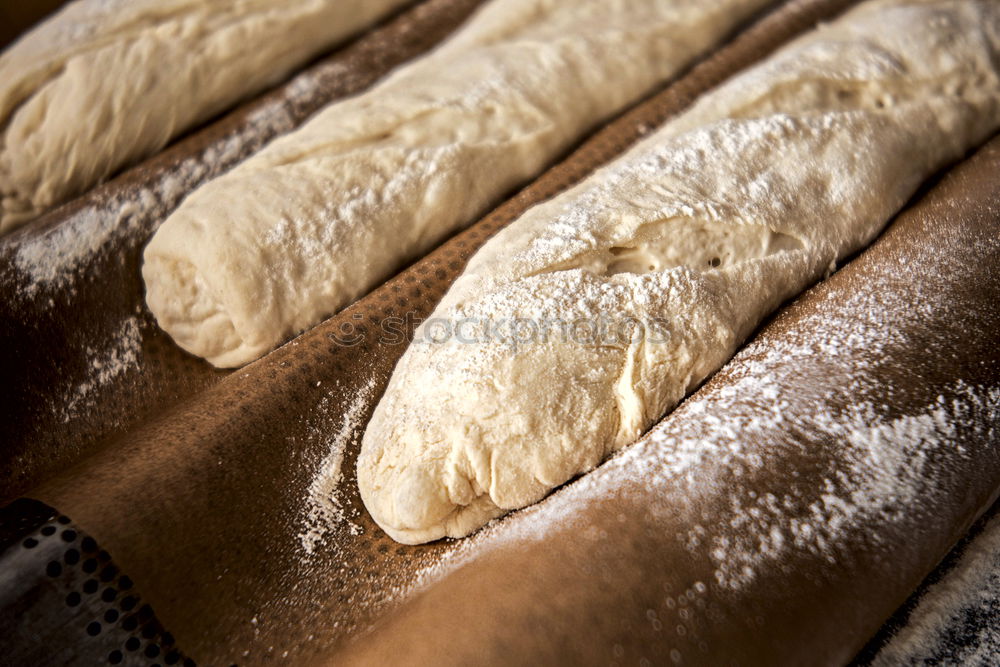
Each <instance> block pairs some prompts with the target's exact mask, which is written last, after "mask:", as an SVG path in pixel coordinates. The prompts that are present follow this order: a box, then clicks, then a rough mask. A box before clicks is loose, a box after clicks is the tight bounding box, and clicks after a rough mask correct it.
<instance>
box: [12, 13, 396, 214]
mask: <svg viewBox="0 0 1000 667" xmlns="http://www.w3.org/2000/svg"><path fill="white" fill-rule="evenodd" d="M407 1H408V0H236V1H234V2H204V1H203V0H128V1H124V0H112V1H106V0H78V1H77V2H73V3H70V4H69V5H67V6H66V7H65V8H64V9H62V10H61V11H60V12H58V13H57V14H55V15H54V16H53V17H51V18H49V19H48V20H46V21H45V22H43V23H42V24H41V25H39V26H38V27H37V28H35V29H33V30H31V31H30V32H28V33H27V34H26V35H24V36H23V37H22V38H21V39H20V40H18V41H17V42H16V43H15V44H14V45H13V46H11V47H10V48H9V49H8V50H7V51H6V52H4V53H3V54H2V55H0V232H3V231H6V230H9V229H12V228H14V227H15V226H17V225H19V224H21V223H23V222H25V221H27V220H29V219H31V218H33V217H36V216H37V215H39V214H41V213H43V212H44V211H45V210H47V209H49V208H51V207H53V206H55V205H57V204H60V203H62V202H63V201H65V200H67V199H69V198H70V197H72V196H74V195H77V194H79V193H81V192H83V191H84V190H86V189H87V188H89V187H91V186H92V185H94V184H96V183H97V182H98V181H100V180H101V179H103V178H105V177H107V176H108V175H110V174H111V173H113V172H114V171H116V170H117V169H119V168H120V167H122V166H124V165H126V164H129V163H132V162H135V161H136V160H139V159H141V158H143V157H145V156H147V155H151V154H153V153H155V152H156V151H158V150H159V149H161V148H163V146H165V145H166V144H167V142H168V141H170V139H172V138H173V137H175V136H177V135H178V134H180V133H181V132H183V131H184V130H186V129H188V128H190V127H192V126H194V125H196V124H198V123H199V122H202V121H204V120H206V119H208V118H210V117H211V116H213V115H214V114H216V113H218V112H219V111H222V110H223V109H225V108H226V107H228V106H230V105H232V104H233V103H235V102H237V101H239V100H240V99H241V98H244V97H246V96H248V95H250V94H252V93H255V92H258V91H260V90H262V89H263V88H265V87H266V86H268V85H271V84H273V83H275V82H277V81H279V80H280V79H281V78H282V77H284V76H286V75H287V74H288V73H289V72H290V71H292V70H293V69H295V68H296V67H298V66H300V65H302V63H304V62H306V61H308V60H309V59H310V58H311V57H313V56H315V55H316V54H317V53H319V52H320V51H321V50H322V49H324V48H326V47H329V46H330V45H332V44H334V43H336V42H337V41H339V40H341V39H343V38H345V37H347V36H349V35H351V34H352V33H355V32H357V31H358V30H360V29H361V28H363V27H365V26H367V25H368V24H370V23H371V22H372V21H374V20H375V19H377V18H379V17H382V16H384V15H385V14H387V13H388V12H389V11H390V10H392V9H393V8H395V7H398V6H401V5H403V4H404V3H405V2H407Z"/></svg>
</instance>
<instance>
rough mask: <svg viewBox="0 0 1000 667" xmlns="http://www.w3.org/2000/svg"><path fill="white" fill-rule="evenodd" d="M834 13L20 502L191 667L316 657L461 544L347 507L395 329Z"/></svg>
mask: <svg viewBox="0 0 1000 667" xmlns="http://www.w3.org/2000/svg"><path fill="white" fill-rule="evenodd" d="M845 4H848V3H845V2H843V1H841V0H834V1H831V0H796V1H795V2H792V3H789V4H787V5H784V6H783V7H782V8H780V9H778V10H776V11H775V13H773V14H771V15H769V16H766V17H764V18H763V19H762V20H761V21H760V22H758V23H757V24H755V25H754V26H753V27H751V28H750V29H749V30H748V31H745V32H744V33H742V34H741V35H740V36H739V37H737V38H736V39H735V40H733V41H732V42H731V43H730V44H728V45H727V46H726V47H724V48H723V49H721V50H720V51H718V52H717V53H716V54H714V55H713V56H711V57H710V58H708V59H707V60H706V61H704V62H703V63H701V64H699V65H698V66H696V67H695V68H694V69H693V70H692V71H691V72H690V73H688V74H687V75H685V76H683V77H682V78H680V79H679V80H678V81H676V82H675V83H674V84H672V85H670V86H669V87H668V88H667V89H666V90H665V91H664V92H662V93H659V94H657V95H656V96H654V97H653V98H651V99H650V100H649V101H647V102H645V103H643V104H641V105H640V106H638V107H637V108H636V109H635V110H633V111H632V112H630V113H628V114H627V115H625V116H624V117H623V118H622V119H620V120H618V121H616V122H614V123H613V124H611V125H610V126H609V127H608V128H606V129H605V130H603V131H601V132H600V133H598V134H597V135H595V136H594V137H593V138H592V139H590V140H588V141H587V142H586V143H585V144H584V145H582V146H581V147H580V148H579V149H578V150H577V151H576V152H575V153H574V154H573V155H571V156H570V157H568V158H567V159H566V161H564V162H563V163H562V164H560V165H558V166H557V167H555V168H553V169H552V170H551V171H549V172H548V173H547V174H545V175H544V176H543V177H542V178H540V179H539V180H538V181H536V182H535V183H533V184H532V185H530V186H529V187H528V188H526V189H525V190H524V191H522V192H521V193H520V194H518V195H517V196H516V197H514V198H513V199H512V200H510V201H509V202H507V203H506V204H504V205H503V206H501V207H500V208H499V209H497V210H496V211H495V212H494V213H492V214H490V215H489V216H487V217H486V218H485V219H483V220H482V221H480V222H479V223H477V224H476V225H474V226H473V227H472V228H470V229H469V230H468V231H466V232H464V233H462V234H460V235H458V236H457V237H455V238H454V239H452V240H451V241H449V242H448V243H446V244H445V245H444V246H443V247H441V248H440V249H438V250H437V251H435V252H434V253H432V254H431V255H430V256H428V257H427V258H425V259H424V260H422V261H420V262H418V263H417V264H415V265H414V266H413V267H411V268H410V269H408V270H406V271H404V272H403V273H402V274H400V275H399V276H397V277H396V278H394V279H392V280H391V281H389V282H388V283H387V284H385V285H384V286H383V287H381V288H379V289H378V290H376V291H375V292H374V293H372V294H371V295H369V296H368V297H366V298H364V299H362V300H361V301H359V302H358V303H356V304H354V305H353V306H351V307H350V308H348V309H346V310H345V311H344V312H342V313H340V314H339V315H337V316H336V317H334V318H332V319H330V320H328V321H327V322H325V323H323V324H322V325H320V326H318V327H316V328H315V329H313V330H311V331H309V332H307V333H305V334H303V335H302V336H300V337H299V338H297V339H295V340H293V341H292V342H290V343H289V344H287V345H286V346H284V347H282V348H280V349H279V350H277V351H275V352H274V353H272V354H270V355H268V356H267V357H265V358H264V359H262V360H260V361H259V362H257V363H254V364H251V365H250V366H248V367H246V368H244V369H241V370H239V371H236V372H234V373H232V374H231V375H229V376H227V377H226V378H224V379H222V380H221V381H218V382H217V383H216V384H215V385H214V386H212V387H210V388H208V389H207V390H205V391H204V392H202V393H201V394H200V395H198V396H197V397H196V399H195V400H191V401H189V402H187V403H184V404H181V405H178V406H176V407H174V408H172V409H170V410H163V411H160V412H158V413H157V414H152V415H151V416H147V417H146V418H144V419H142V420H137V421H135V422H133V425H132V426H131V427H129V428H128V429H124V430H123V431H122V433H123V435H121V436H120V437H118V438H116V439H113V440H111V441H109V442H108V443H107V444H106V445H105V446H104V447H103V448H102V449H101V450H100V451H99V452H98V453H96V454H95V455H93V456H91V457H90V458H88V459H86V460H84V461H83V462H82V463H81V464H79V465H78V466H76V467H75V468H72V469H70V470H68V471H66V472H65V473H64V474H62V475H61V476H59V477H58V478H57V479H55V480H54V481H52V482H50V483H48V484H46V485H44V486H43V487H41V488H39V489H37V490H36V491H35V492H33V493H32V494H31V495H32V496H33V497H37V498H39V499H41V500H43V501H45V502H46V503H49V504H50V505H52V506H54V507H56V508H58V509H59V510H60V511H62V512H64V513H66V514H67V515H69V516H71V517H73V519H74V521H76V522H77V523H79V525H80V526H82V527H85V528H86V529H87V531H88V532H89V533H90V534H92V535H94V537H95V538H97V540H98V541H99V542H100V543H101V544H102V545H103V546H105V547H106V548H107V549H108V551H109V552H111V553H112V554H113V555H114V558H115V560H116V562H118V563H119V564H120V565H121V567H122V568H123V569H124V570H125V571H127V572H129V573H130V576H131V577H132V578H133V579H134V580H135V582H136V585H137V587H139V588H141V590H142V591H143V592H144V595H145V596H146V599H147V600H149V601H150V602H151V604H152V606H153V608H154V609H155V610H156V613H157V615H158V616H159V618H160V619H161V620H162V621H163V623H164V625H165V626H166V627H168V628H169V629H170V630H171V632H172V633H173V634H174V636H175V637H176V639H177V643H178V645H179V646H182V647H184V650H185V651H186V652H187V653H188V654H190V655H192V656H193V657H195V658H196V659H197V660H199V662H203V663H207V664H219V663H224V662H231V661H238V662H240V663H244V664H253V663H257V662H261V661H264V660H266V659H267V658H269V657H272V656H273V657H278V656H282V655H286V654H287V657H289V658H293V659H296V660H300V659H304V658H307V657H309V656H324V655H330V654H331V653H332V652H333V651H336V650H338V649H339V648H340V647H342V646H343V645H344V644H345V642H346V641H347V640H349V639H350V638H351V637H352V636H354V635H355V634H357V633H358V632H359V631H360V630H361V629H363V628H365V627H367V626H368V625H369V624H370V623H372V622H374V621H375V620H376V619H378V618H379V617H380V616H381V615H382V614H384V613H385V612H386V610H387V609H390V608H391V607H392V606H394V603H395V602H398V601H399V599H401V598H404V597H406V595H407V592H408V591H410V590H411V589H412V588H413V586H414V585H415V583H416V582H418V581H420V580H421V578H422V577H423V576H424V574H423V573H424V572H425V571H427V569H428V568H435V567H438V566H439V564H440V562H441V561H442V559H448V558H450V557H451V556H452V555H453V554H454V553H455V551H456V549H457V548H459V547H460V545H461V544H464V543H438V544H434V545H428V546H425V547H403V546H400V545H397V544H395V543H394V542H392V541H391V540H389V539H388V538H387V537H386V536H385V535H383V534H382V533H381V531H379V530H378V528H376V527H375V526H374V524H372V522H371V521H370V519H369V518H368V516H367V514H366V513H365V512H364V509H363V507H362V506H361V504H360V501H359V500H358V497H357V493H356V488H355V482H354V473H353V466H354V460H355V458H356V455H357V441H358V437H359V436H360V433H361V430H362V429H363V426H364V423H365V421H366V419H367V417H368V415H369V414H370V411H371V409H372V408H373V406H374V403H375V402H376V401H377V399H378V397H379V395H380V394H381V392H382V390H383V388H384V385H385V383H386V382H387V380H388V377H389V374H390V372H391V369H392V366H393V365H394V363H395V361H396V360H397V359H398V357H399V355H400V354H401V353H402V352H403V349H404V337H399V336H396V335H395V333H394V332H395V331H397V330H399V329H400V328H402V329H412V326H413V324H414V323H415V321H416V318H418V317H422V316H425V315H426V314H427V313H429V311H430V309H431V308H432V306H433V304H434V303H435V302H436V301H437V299H438V298H440V296H441V294H442V293H443V292H444V290H445V289H446V288H447V286H448V284H449V283H450V281H451V280H452V279H453V278H454V277H455V276H456V275H457V273H458V272H459V271H460V270H461V267H462V264H463V263H464V261H465V260H466V259H467V258H468V257H469V256H470V254H471V253H472V252H473V251H474V250H475V249H476V248H477V247H479V246H480V245H481V244H482V243H483V242H484V241H485V239H486V238H488V237H489V235H490V234H492V233H493V232H495V231H496V230H497V229H498V228H500V227H501V226H503V225H504V224H507V223H508V222H509V221H510V220H512V219H514V218H515V217H517V216H518V215H519V214H520V213H521V212H523V210H525V209H526V208H527V207H528V206H530V205H532V204H533V203H536V202H538V201H540V200H542V199H545V198H547V197H550V196H552V195H553V194H555V193H557V192H559V191H561V190H563V189H565V188H566V187H568V186H569V185H571V184H572V183H574V182H576V181H578V180H579V179H580V178H582V177H584V176H585V175H587V174H588V173H590V172H591V171H592V170H593V169H594V168H595V167H597V166H598V165H600V164H601V163H603V162H605V161H607V160H608V159H610V158H612V157H614V156H615V155H617V154H619V153H621V152H622V151H623V150H624V149H625V148H626V147H627V146H629V145H630V144H631V143H633V142H634V141H635V140H636V139H638V138H639V137H640V136H642V135H643V134H644V133H646V132H648V131H649V130H650V129H651V128H653V127H655V126H656V125H658V124H659V123H661V122H662V121H663V120H664V119H666V118H668V117H670V116H671V115H673V114H675V113H677V112H678V111H679V110H681V109H683V108H684V107H685V106H686V105H687V104H688V103H689V102H690V100H691V99H692V98H693V97H694V96H696V95H698V94H700V93H701V92H703V91H705V90H706V89H707V88H709V87H711V86H712V85H715V84H716V83H718V82H719V81H721V80H722V79H724V78H725V77H726V76H729V75H731V74H732V73H733V72H735V71H736V70H738V69H740V68H741V67H744V66H746V65H748V64H750V63H752V62H753V61H755V60H756V59H758V58H760V57H762V56H763V55H765V54H766V53H768V52H769V51H770V50H772V49H773V48H775V47H776V46H778V45H779V44H781V43H782V42H784V41H786V40H787V39H789V38H790V37H792V36H793V35H795V34H797V33H798V32H800V31H802V30H804V29H806V28H807V27H810V26H812V25H814V24H815V23H816V21H818V20H820V19H822V18H825V17H828V16H831V15H832V14H834V13H835V12H836V11H838V10H839V9H840V8H842V7H843V6H844V5H845ZM391 318H397V320H393V327H392V328H391V330H390V328H389V327H387V326H386V323H387V322H390V320H391ZM385 334H388V335H385ZM355 339H358V340H356V344H354V345H345V344H344V341H345V340H355ZM126 431H127V432H126ZM337 463H339V464H340V465H339V467H338V466H337V465H336V464H337ZM336 470H339V471H340V473H341V475H342V477H341V478H340V479H338V478H337V476H336V475H335V474H332V473H333V472H334V471H336ZM468 543H469V544H473V543H472V542H468Z"/></svg>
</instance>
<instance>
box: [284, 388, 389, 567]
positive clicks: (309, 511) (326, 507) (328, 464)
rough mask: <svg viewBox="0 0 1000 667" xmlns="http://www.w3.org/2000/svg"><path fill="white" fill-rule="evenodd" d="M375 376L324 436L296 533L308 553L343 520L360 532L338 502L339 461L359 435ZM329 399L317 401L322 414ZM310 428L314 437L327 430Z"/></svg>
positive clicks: (303, 549) (350, 530) (352, 529)
mask: <svg viewBox="0 0 1000 667" xmlns="http://www.w3.org/2000/svg"><path fill="white" fill-rule="evenodd" d="M375 380H376V378H375V377H374V376H372V377H371V378H369V380H368V383H367V384H365V386H363V387H362V388H361V389H360V390H359V391H358V393H357V395H356V396H355V397H354V400H353V401H351V403H350V404H349V405H348V406H347V408H346V409H345V410H344V413H343V421H342V422H341V424H340V426H339V428H337V430H336V431H334V432H333V434H332V435H330V436H329V437H328V438H327V440H326V443H325V444H326V455H325V456H324V457H323V461H322V462H321V463H320V464H319V467H318V469H317V471H316V475H315V477H314V478H313V480H312V483H310V485H309V489H308V491H307V492H306V511H305V516H304V519H303V524H304V527H303V530H302V532H300V533H299V545H300V546H301V547H302V551H303V552H305V554H306V555H307V556H310V555H312V554H313V552H314V551H315V550H316V548H317V547H318V546H319V545H320V544H321V543H322V542H323V541H324V539H325V538H326V536H327V534H328V533H329V532H330V531H331V530H332V529H333V528H334V527H336V526H337V525H338V524H346V527H347V530H348V532H350V533H351V534H352V535H358V534H360V533H361V527H360V526H358V525H357V524H355V523H353V522H351V521H350V519H349V518H348V516H347V514H346V512H345V511H344V507H343V506H342V504H341V497H340V482H341V480H342V479H343V476H344V475H343V472H342V471H341V464H342V463H343V462H344V452H345V451H346V450H347V448H348V447H349V446H351V445H352V444H354V441H355V440H356V439H357V438H359V437H360V436H361V433H362V431H363V429H364V425H365V424H364V421H363V417H364V415H365V409H366V408H367V407H368V406H369V404H370V403H371V402H372V398H373V394H374V391H375ZM329 402H330V401H329V398H324V399H323V400H322V401H321V402H320V404H319V412H320V413H321V414H322V413H326V412H327V410H328V408H329ZM309 432H310V434H311V435H313V436H316V437H325V436H326V435H327V434H328V433H329V432H330V430H329V429H327V428H323V427H322V425H318V426H311V427H310V429H309Z"/></svg>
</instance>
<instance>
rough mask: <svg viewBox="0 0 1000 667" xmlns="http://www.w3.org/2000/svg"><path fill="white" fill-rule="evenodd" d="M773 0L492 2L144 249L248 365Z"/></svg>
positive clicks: (182, 330) (199, 347)
mask: <svg viewBox="0 0 1000 667" xmlns="http://www.w3.org/2000/svg"><path fill="white" fill-rule="evenodd" d="M766 4H768V0H721V1H716V2H704V1H703V0H492V2H489V3H487V4H486V5H485V6H484V7H483V8H481V9H480V10H479V11H478V12H477V13H476V14H475V15H474V16H473V17H472V19H470V21H469V22H467V23H466V24H465V25H464V26H462V27H461V28H460V29H459V30H458V31H457V32H456V34H455V35H454V36H453V37H452V38H451V39H449V40H448V41H447V42H445V43H444V44H443V45H442V46H441V47H439V48H438V49H437V50H436V51H435V52H433V53H431V54H429V55H428V56H426V57H424V58H422V59H419V60H416V61H414V62H412V63H410V64H408V65H406V66H404V67H402V68H401V69H399V70H397V71H396V72H395V73H394V74H393V75H392V76H390V77H389V78H388V79H386V80H385V81H383V82H382V83H381V84H380V85H378V86H376V87H375V88H373V89H372V90H370V91H368V92H367V93H365V94H363V95H360V96H358V97H355V98H352V99H350V100H345V101H343V102H339V103H336V104H333V105H331V106H329V107H327V108H326V109H325V110H323V111H322V112H320V113H319V114H317V115H316V116H315V117H314V118H313V119H311V120H310V121H309V122H308V123H307V124H306V125H304V126H303V127H302V128H300V129H299V130H298V131H296V132H293V133H290V134H289V135H286V136H285V137H282V138H280V139H278V140H277V141H275V142H273V143H272V144H270V145H269V146H267V147H266V148H265V149H264V150H262V151H261V152H259V153H258V154H257V155H255V156H253V157H252V158H250V159H249V160H247V161H246V162H244V163H242V164H241V165H240V166H238V167H237V168H235V169H233V170H232V171H231V172H229V173H228V174H225V175H223V176H221V177H219V178H218V179H215V180H214V181H212V182H210V183H207V184H206V185H204V186H203V187H202V188H200V189H198V190H197V191H195V192H194V193H193V194H192V195H191V196H190V197H188V199H187V200H186V201H185V202H184V203H183V204H182V205H181V206H180V208H178V210H177V211H175V212H174V214H173V215H171V216H170V218H169V219H168V220H167V221H166V222H165V223H164V224H163V226H162V227H161V228H160V230H159V231H158V232H157V234H156V235H155V236H154V238H153V240H152V241H151V242H150V244H149V246H148V247H147V248H146V251H145V254H144V266H143V277H144V279H145V281H146V289H147V303H148V304H149V307H150V309H151V310H152V312H153V314H154V315H156V318H157V321H158V322H159V324H160V326H162V327H163V328H164V329H165V330H166V331H167V333H169V334H170V335H171V336H172V337H173V339H174V340H175V341H176V342H177V343H178V344H179V345H180V346H181V347H183V348H184V349H186V350H188V351H189V352H192V353H194V354H196V355H199V356H203V357H205V358H207V359H208V360H209V361H210V362H212V363H213V364H215V365H217V366H238V365H241V364H244V363H247V362H249V361H252V360H253V359H256V358H257V357H259V356H260V355H262V354H264V353H266V352H268V351H269V350H271V349H273V348H274V347H276V346H277V345H278V344H280V343H281V342H282V341H284V340H285V339H287V338H288V337H289V336H291V335H293V334H295V333H296V332H299V331H301V330H303V329H305V328H307V327H309V326H312V325H314V324H316V323H318V322H319V321H321V320H322V319H323V318H324V317H326V316H329V315H330V314H332V313H333V312H335V311H336V310H338V309H339V308H341V307H342V306H344V305H345V304H347V303H348V302H350V301H351V300H353V299H355V298H357V297H358V296H360V295H361V294H363V293H365V292H367V291H368V290H369V289H371V288H372V287H373V286H374V285H376V284H377V283H378V282H379V281H381V280H384V279H385V278H386V277H387V276H388V275H390V274H391V273H392V272H393V271H395V270H397V269H399V268H400V267H401V266H402V265H403V264H404V263H406V262H407V261H410V260H412V259H414V258H415V257H417V256H419V255H420V254H422V253H424V252H426V251H427V250H428V249H429V248H430V247H432V246H433V245H434V244H436V243H438V242H440V241H441V240H442V239H443V238H444V237H445V236H447V235H448V234H449V233H452V232H454V231H455V230H456V229H458V228H460V227H462V226H464V225H466V224H468V223H469V222H471V221H472V220H474V219H475V218H476V216H477V215H479V214H481V213H482V212H484V210H486V208H487V207H488V206H489V205H490V204H492V203H494V202H496V201H497V200H498V199H499V198H500V197H502V196H503V195H504V194H505V193H507V192H509V191H510V190H511V189H512V188H514V187H515V186H517V185H518V184H520V183H523V182H524V181H526V180H528V179H529V178H531V177H533V176H535V175H536V174H537V173H538V172H539V171H541V170H542V168H543V167H544V166H545V165H546V164H548V163H550V162H551V161H552V160H554V159H555V158H556V157H558V156H559V155H560V153H561V152H562V151H565V150H566V149H567V148H568V147H569V146H571V145H572V143H573V142H574V140H576V139H577V138H579V137H580V135H581V134H582V133H583V132H585V131H586V130H587V129H589V128H591V127H593V126H594V125H595V124H597V123H599V122H600V121H602V120H604V119H606V118H607V117H609V116H610V115H612V114H613V113H615V112H617V111H619V110H621V109H622V108H623V107H625V106H626V105H627V104H629V103H630V102H633V101H635V100H636V99H638V98H639V97H641V96H642V95H643V94H644V93H646V92H647V91H649V90H650V89H651V88H652V87H653V86H654V85H655V84H656V83H658V82H660V81H664V80H665V79H666V78H667V77H669V76H670V75H672V74H674V73H675V72H677V71H678V70H679V69H681V68H682V67H684V66H685V65H687V64H689V63H690V62H691V61H692V60H693V59H694V58H695V57H697V56H698V55H700V54H702V53H704V52H705V51H707V50H708V49H709V48H711V47H712V46H714V45H716V44H717V43H718V42H719V41H720V40H721V39H723V37H724V36H725V35H726V34H727V33H729V32H730V31H731V30H732V29H734V27H735V26H736V25H737V24H738V23H739V22H740V21H741V20H743V19H745V18H747V17H748V16H749V15H751V14H752V13H753V12H754V11H755V10H758V9H759V8H761V7H763V6H765V5H766Z"/></svg>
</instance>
